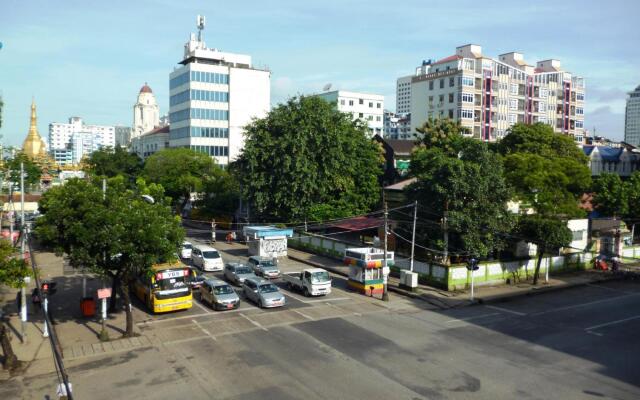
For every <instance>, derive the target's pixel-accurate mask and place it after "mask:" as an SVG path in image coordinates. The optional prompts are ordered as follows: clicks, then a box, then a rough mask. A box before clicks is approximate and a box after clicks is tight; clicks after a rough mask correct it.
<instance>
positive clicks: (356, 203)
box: [236, 97, 383, 221]
mask: <svg viewBox="0 0 640 400" xmlns="http://www.w3.org/2000/svg"><path fill="white" fill-rule="evenodd" d="M236 164H237V165H236V168H237V171H238V177H239V179H240V183H241V188H242V193H243V194H244V196H245V198H247V199H248V200H249V201H250V203H251V204H252V210H253V211H254V212H255V213H257V214H258V215H259V216H260V217H261V218H263V219H266V220H280V221H282V220H284V221H290V220H301V219H303V218H307V219H309V220H320V219H325V218H333V217H344V216H349V215H354V214H360V213H366V212H368V211H369V210H370V209H371V207H372V206H374V205H375V204H376V203H377V202H378V200H379V198H380V186H379V182H378V177H379V175H380V174H381V173H382V164H383V158H382V151H381V148H380V146H379V145H377V144H376V143H374V142H373V141H372V140H370V139H369V138H368V137H367V127H366V125H365V124H364V123H363V122H362V121H353V120H352V117H351V115H350V114H345V113H342V112H339V111H337V110H336V107H335V105H333V104H330V103H328V102H326V101H325V100H323V99H320V98H318V97H294V98H291V99H289V100H288V101H287V102H286V103H284V104H280V105H278V106H277V107H275V108H274V109H273V110H271V112H270V113H269V114H268V115H267V116H266V117H265V118H262V119H257V120H254V121H253V122H252V123H251V124H249V125H248V126H247V127H246V141H245V146H244V151H243V153H242V155H241V156H240V158H239V160H238V161H237V163H236Z"/></svg>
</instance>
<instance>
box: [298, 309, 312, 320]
mask: <svg viewBox="0 0 640 400" xmlns="http://www.w3.org/2000/svg"><path fill="white" fill-rule="evenodd" d="M293 312H295V313H296V314H300V315H302V316H303V317H305V318H306V319H308V320H310V321H313V318H311V317H310V316H308V315H307V314H304V313H301V312H300V311H298V310H293Z"/></svg>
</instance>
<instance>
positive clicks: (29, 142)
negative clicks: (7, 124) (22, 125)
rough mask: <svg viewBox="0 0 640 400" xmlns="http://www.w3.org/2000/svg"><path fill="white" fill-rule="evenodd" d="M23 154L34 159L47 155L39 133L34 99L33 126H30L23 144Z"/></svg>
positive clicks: (32, 104)
mask: <svg viewBox="0 0 640 400" xmlns="http://www.w3.org/2000/svg"><path fill="white" fill-rule="evenodd" d="M22 152H23V153H24V154H26V155H27V156H29V157H31V158H32V159H35V158H37V157H40V156H44V155H45V153H46V148H45V144H44V141H43V140H42V137H41V136H40V134H39V133H38V118H37V115H36V101H35V100H34V99H32V100H31V125H30V126H29V133H28V134H27V137H26V139H24V143H23V144H22Z"/></svg>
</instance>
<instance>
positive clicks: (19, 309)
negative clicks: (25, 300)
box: [16, 290, 22, 315]
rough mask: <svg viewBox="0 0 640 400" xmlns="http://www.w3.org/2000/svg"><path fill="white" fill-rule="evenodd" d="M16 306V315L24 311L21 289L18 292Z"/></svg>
mask: <svg viewBox="0 0 640 400" xmlns="http://www.w3.org/2000/svg"><path fill="white" fill-rule="evenodd" d="M16 306H17V307H18V312H17V313H16V315H20V313H21V312H22V293H21V292H20V291H19V290H18V293H16Z"/></svg>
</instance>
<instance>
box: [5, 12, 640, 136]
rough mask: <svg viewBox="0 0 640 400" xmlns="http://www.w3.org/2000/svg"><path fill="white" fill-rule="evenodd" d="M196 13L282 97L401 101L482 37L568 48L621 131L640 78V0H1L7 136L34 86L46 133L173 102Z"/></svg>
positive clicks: (605, 117) (591, 104)
mask: <svg viewBox="0 0 640 400" xmlns="http://www.w3.org/2000/svg"><path fill="white" fill-rule="evenodd" d="M197 14H203V15H206V17H207V27H206V29H205V41H206V42H207V45H208V46H209V47H216V48H218V49H220V50H223V51H228V52H236V53H242V54H250V55H251V56H252V57H253V62H254V65H257V66H267V67H268V68H269V69H270V70H271V71H272V76H271V92H272V96H271V100H272V104H274V105H275V104H277V103H279V102H282V101H283V100H286V99H287V98H288V97H289V96H292V95H296V94H300V93H302V94H305V93H312V92H316V91H320V90H321V88H322V87H323V86H324V85H325V84H327V83H331V84H332V85H333V87H334V88H338V89H344V90H353V91H366V92H372V93H379V94H383V95H385V103H386V106H387V108H389V109H394V108H395V80H396V78H397V77H399V76H403V75H408V74H410V73H411V72H412V71H413V70H414V68H415V67H416V66H417V65H418V64H419V63H420V62H421V61H422V60H423V59H428V58H434V59H439V58H443V57H446V56H449V55H451V54H453V53H454V51H455V47H456V46H459V45H462V44H466V43H475V44H479V45H481V46H482V47H483V53H484V54H486V55H489V56H493V57H495V56H497V55H498V54H502V53H506V52H509V51H519V52H521V53H523V54H524V56H525V59H526V60H527V61H528V62H529V63H531V64H533V63H535V61H537V60H541V59H548V58H557V59H560V60H561V62H562V65H563V67H564V68H565V69H566V70H568V71H571V72H573V73H574V74H577V75H582V76H584V77H585V78H586V84H587V107H586V108H587V110H586V124H585V127H587V128H588V129H589V130H591V129H592V128H593V127H594V126H595V127H596V128H597V133H598V134H604V135H606V136H608V137H611V138H614V139H622V136H623V131H624V104H625V98H626V92H629V91H631V90H632V89H633V88H635V87H636V86H637V85H639V84H640V50H639V47H638V43H639V41H640V34H638V32H637V29H636V28H637V24H638V15H639V14H640V2H638V1H635V0H626V1H620V0H609V1H606V2H602V1H596V0H583V1H567V0H563V1H546V0H545V1H536V2H535V4H528V3H527V2H515V1H490V0H488V1H487V0H485V1H477V0H475V1H466V0H457V1H450V0H448V1H434V0H419V1H403V0H399V1H395V2H390V1H377V0H366V1H360V0H356V1H351V0H342V1H334V0H324V1H315V0H313V1H312V0H305V1H300V0H292V1H290V0H283V1H268V0H262V1H252V0H251V1H250V0H244V1H234V2H227V1H224V2H223V1H188V0H174V1H171V0H137V1H120V0H112V1H104V2H98V1H86V0H84V1H75V0H65V1H63V0H60V1H50V0H48V1H43V0H33V1H32V0H2V1H1V2H0V41H1V42H3V45H4V46H3V48H2V49H1V50H0V94H1V95H2V97H3V99H4V102H5V110H4V113H3V120H4V122H3V127H2V128H0V134H2V136H3V139H2V140H3V142H4V143H5V145H7V144H8V145H21V143H22V140H23V139H24V137H25V136H26V133H27V131H28V128H29V106H30V103H31V97H32V96H34V97H35V99H36V102H37V104H38V116H39V121H38V128H39V130H40V133H41V135H43V137H46V136H47V132H48V124H49V123H50V122H66V120H67V119H68V118H69V117H70V116H81V117H83V118H84V119H85V121H86V123H90V124H105V125H113V124H123V125H128V126H130V125H131V123H132V119H133V111H132V107H133V104H134V102H135V100H136V96H137V94H138V91H139V89H140V87H141V86H142V85H143V84H144V83H145V82H148V83H149V85H150V86H151V88H152V89H153V91H154V93H155V94H156V96H157V98H158V101H159V103H160V111H161V113H162V114H164V113H166V112H167V111H168V107H169V97H168V92H169V87H168V86H169V78H168V75H169V73H170V72H171V71H172V69H173V67H174V66H175V65H176V64H177V62H178V61H180V59H181V56H182V51H183V45H184V43H185V42H186V41H187V40H188V38H189V33H190V32H195V17H196V15H197Z"/></svg>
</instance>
